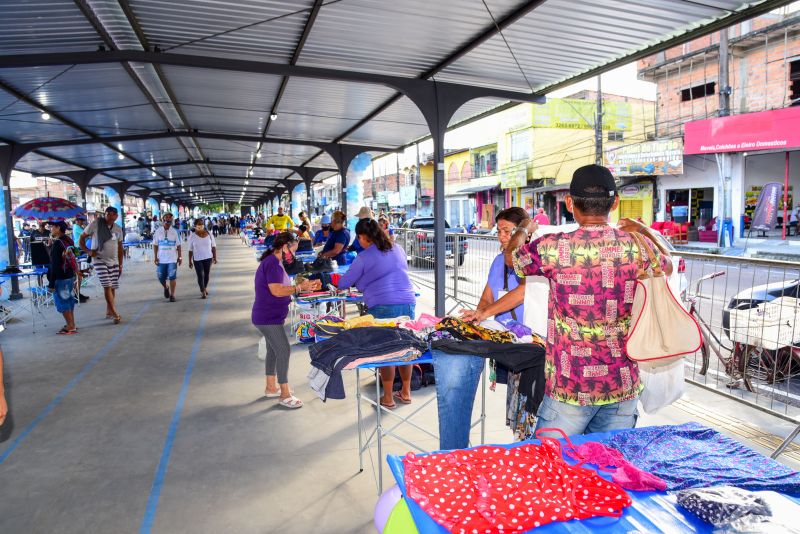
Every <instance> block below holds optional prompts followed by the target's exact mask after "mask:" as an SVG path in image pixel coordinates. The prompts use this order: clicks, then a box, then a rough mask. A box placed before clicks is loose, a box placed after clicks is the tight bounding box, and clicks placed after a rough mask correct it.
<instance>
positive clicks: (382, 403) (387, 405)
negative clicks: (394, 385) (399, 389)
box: [381, 401, 397, 410]
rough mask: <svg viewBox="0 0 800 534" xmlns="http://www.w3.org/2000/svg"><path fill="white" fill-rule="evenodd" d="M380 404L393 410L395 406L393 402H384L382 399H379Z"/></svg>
mask: <svg viewBox="0 0 800 534" xmlns="http://www.w3.org/2000/svg"><path fill="white" fill-rule="evenodd" d="M381 406H383V407H384V408H386V409H387V410H394V409H395V408H397V404H395V403H391V404H385V403H384V402H383V401H381Z"/></svg>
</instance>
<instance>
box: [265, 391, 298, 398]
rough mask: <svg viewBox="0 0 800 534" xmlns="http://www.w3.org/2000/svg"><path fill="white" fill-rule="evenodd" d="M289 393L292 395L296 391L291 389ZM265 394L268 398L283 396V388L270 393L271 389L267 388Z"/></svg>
mask: <svg viewBox="0 0 800 534" xmlns="http://www.w3.org/2000/svg"><path fill="white" fill-rule="evenodd" d="M289 394H290V395H294V391H290V392H289ZM264 396H265V397H266V398H268V399H277V398H278V397H280V396H281V390H280V389H278V391H276V392H275V393H270V392H269V391H267V390H266V389H265V390H264Z"/></svg>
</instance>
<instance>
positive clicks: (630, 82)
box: [547, 62, 656, 100]
mask: <svg viewBox="0 0 800 534" xmlns="http://www.w3.org/2000/svg"><path fill="white" fill-rule="evenodd" d="M601 85H602V90H603V92H605V93H611V94H615V95H620V96H629V97H633V98H641V99H644V100H655V99H656V84H654V83H650V82H643V81H642V80H639V79H637V77H636V62H634V63H628V64H627V65H623V66H622V67H619V68H616V69H614V70H612V71H609V72H607V73H605V74H603V75H602V78H601ZM584 89H588V90H590V91H594V90H596V89H597V78H591V79H589V80H586V81H584V82H580V83H576V84H574V85H570V86H568V87H565V88H563V89H559V90H558V91H553V92H552V93H549V94H548V95H547V96H548V97H551V98H559V97H565V96H569V95H571V94H574V93H577V92H578V91H583V90H584Z"/></svg>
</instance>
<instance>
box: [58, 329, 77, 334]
mask: <svg viewBox="0 0 800 534" xmlns="http://www.w3.org/2000/svg"><path fill="white" fill-rule="evenodd" d="M77 333H78V329H77V328H76V329H75V330H67V329H65V328H62V329H61V330H59V331H58V332H56V334H58V335H59V336H72V335H75V334H77Z"/></svg>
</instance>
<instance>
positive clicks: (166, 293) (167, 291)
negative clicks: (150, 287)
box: [164, 287, 169, 299]
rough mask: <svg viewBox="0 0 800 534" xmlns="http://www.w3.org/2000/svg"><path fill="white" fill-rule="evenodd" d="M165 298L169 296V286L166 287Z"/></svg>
mask: <svg viewBox="0 0 800 534" xmlns="http://www.w3.org/2000/svg"><path fill="white" fill-rule="evenodd" d="M164 298H165V299H168V298H169V288H167V287H165V288H164Z"/></svg>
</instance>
